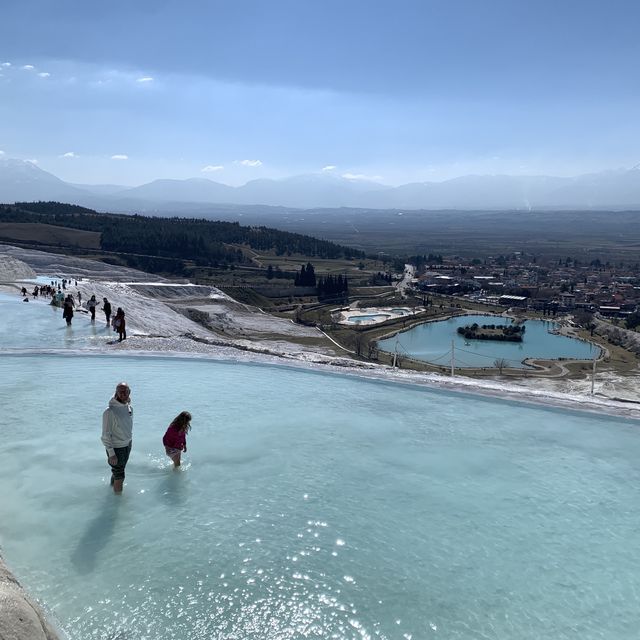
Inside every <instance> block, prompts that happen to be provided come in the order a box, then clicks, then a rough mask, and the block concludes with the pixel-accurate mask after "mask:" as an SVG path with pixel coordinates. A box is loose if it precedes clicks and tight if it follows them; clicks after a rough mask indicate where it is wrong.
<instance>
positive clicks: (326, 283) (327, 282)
mask: <svg viewBox="0 0 640 640" xmlns="http://www.w3.org/2000/svg"><path fill="white" fill-rule="evenodd" d="M317 291H318V300H327V299H335V300H345V299H347V298H348V297H349V283H348V282H347V276H342V275H338V276H332V275H328V276H325V277H324V278H322V277H321V278H318V284H317Z"/></svg>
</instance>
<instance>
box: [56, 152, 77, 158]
mask: <svg viewBox="0 0 640 640" xmlns="http://www.w3.org/2000/svg"><path fill="white" fill-rule="evenodd" d="M60 157H61V158H77V157H78V156H77V155H76V154H75V151H67V153H63V154H62V155H61V156H60Z"/></svg>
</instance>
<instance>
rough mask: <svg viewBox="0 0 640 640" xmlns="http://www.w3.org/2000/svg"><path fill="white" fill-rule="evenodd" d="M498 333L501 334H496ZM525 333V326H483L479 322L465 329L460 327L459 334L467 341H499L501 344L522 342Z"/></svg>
mask: <svg viewBox="0 0 640 640" xmlns="http://www.w3.org/2000/svg"><path fill="white" fill-rule="evenodd" d="M495 331H498V332H499V333H495ZM524 332H525V327H524V325H523V324H521V325H517V324H511V325H501V324H499V325H495V324H483V325H482V326H480V325H478V323H477V322H474V323H473V324H468V325H467V326H465V327H458V333H459V334H460V335H462V336H464V338H465V339H467V340H497V341H501V342H504V341H506V342H522V336H523V334H524Z"/></svg>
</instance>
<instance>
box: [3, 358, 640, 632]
mask: <svg viewBox="0 0 640 640" xmlns="http://www.w3.org/2000/svg"><path fill="white" fill-rule="evenodd" d="M122 378H125V379H127V380H128V381H129V383H130V384H131V386H132V389H133V405H134V410H135V431H134V449H133V452H132V457H131V462H130V465H129V467H128V468H127V484H126V487H125V493H124V495H123V496H122V497H120V498H118V497H115V496H114V495H113V494H112V493H111V491H110V489H109V486H108V475H109V474H108V471H107V466H106V461H105V454H104V450H103V449H102V447H101V444H100V441H99V436H100V417H101V412H102V409H103V407H104V406H105V405H106V402H107V400H108V398H109V396H110V395H111V394H112V393H113V388H114V385H115V382H116V381H118V380H120V379H122ZM0 379H2V380H3V387H4V389H3V391H4V392H3V394H1V395H0V410H2V413H3V415H4V416H5V417H6V418H7V420H6V422H5V424H6V425H7V427H8V428H7V427H5V430H4V431H3V433H4V434H5V439H4V442H3V449H4V451H3V453H4V456H3V464H2V465H0V485H1V486H2V487H3V499H2V500H1V501H0V535H1V536H2V539H1V540H0V542H1V543H2V548H3V552H4V554H5V556H6V558H7V560H8V561H9V563H10V565H11V566H12V567H13V568H14V569H15V570H16V572H17V574H18V575H19V576H20V577H21V578H22V579H23V581H24V582H25V584H26V586H27V587H28V588H29V589H30V590H31V591H32V592H33V593H34V594H35V595H37V596H38V597H40V598H42V599H43V600H44V601H45V602H46V603H47V604H48V606H49V607H50V608H51V609H52V610H53V612H54V614H55V615H56V616H57V617H58V618H59V619H60V620H61V622H62V624H63V626H64V627H65V629H66V630H67V631H68V633H69V635H70V637H71V638H72V639H74V640H75V639H78V640H80V639H86V638H123V639H124V638H131V639H134V638H135V639H136V640H144V639H149V640H151V639H154V640H158V639H164V638H167V639H169V638H184V639H187V638H189V639H192V638H237V639H238V640H240V639H244V638H249V637H251V638H264V639H275V638H278V639H280V638H291V639H293V638H301V637H314V638H318V637H327V638H359V639H362V638H406V639H409V638H428V637H434V638H435V637H444V638H482V637H490V638H519V639H525V640H526V639H529V638H531V639H533V638H536V639H537V638H541V637H553V638H575V637H580V638H581V639H590V638H622V637H633V636H634V635H635V634H636V632H637V610H638V606H639V605H640V602H639V598H640V575H639V574H638V572H637V571H636V570H635V567H636V566H637V563H638V561H639V560H640V540H639V539H638V536H637V531H638V528H639V527H640V517H639V516H638V512H637V509H636V505H637V504H638V502H639V498H640V495H639V493H640V490H639V489H638V487H639V486H640V473H639V471H638V466H637V460H638V458H639V457H640V439H639V438H638V432H637V425H636V424H634V423H630V422H626V421H623V420H618V419H615V418H599V417H597V416H589V415H583V414H578V413H572V412H565V411H559V410H552V409H546V408H531V407H523V406H521V405H517V404H514V403H508V402H499V401H495V400H483V399H479V398H477V397H473V398H471V397H466V396H463V395H453V394H446V393H443V392H431V391H426V390H423V389H416V388H411V387H399V386H393V385H388V384H381V383H376V382H367V381H363V380H358V379H353V378H344V377H341V376H335V375H333V376H328V375H322V374H316V373H310V372H309V373H307V372H301V371H299V370H289V369H285V368H279V367H265V366H250V365H239V364H224V363H216V362H207V361H201V360H180V359H176V358H173V359H158V358H156V359H146V358H139V357H137V358H136V357H123V358H118V359H113V358H107V357H92V356H83V357H71V356H67V357H63V356H37V357H36V356H31V355H26V356H25V355H22V356H17V355H14V356H10V355H9V356H7V355H5V356H3V357H2V359H0ZM182 409H188V410H190V411H191V412H192V413H193V415H194V420H193V431H192V433H191V434H190V435H189V438H188V443H189V453H188V454H187V456H186V460H185V462H186V465H185V467H184V468H183V469H181V470H180V471H177V472H175V471H173V470H172V469H171V467H170V463H169V461H168V459H166V458H165V457H164V455H163V450H162V445H161V437H162V434H163V432H164V429H165V428H166V425H167V423H168V422H169V420H170V419H171V418H172V417H173V416H174V415H175V414H177V413H178V412H179V411H180V410H182Z"/></svg>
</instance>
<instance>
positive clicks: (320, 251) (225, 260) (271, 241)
mask: <svg viewBox="0 0 640 640" xmlns="http://www.w3.org/2000/svg"><path fill="white" fill-rule="evenodd" d="M0 221H2V222H34V223H41V224H51V225H56V226H60V227H69V228H73V229H81V230H85V231H95V232H99V233H100V246H101V249H103V250H104V251H111V252H115V253H123V254H127V256H126V260H127V262H128V263H136V264H130V266H139V267H140V268H145V267H143V263H146V266H147V267H149V266H151V267H152V269H151V270H160V271H168V272H172V273H175V272H176V271H180V270H182V269H184V264H183V263H182V261H184V260H189V261H191V262H193V263H195V264H196V265H197V266H213V267H217V266H220V265H225V264H242V263H249V262H250V257H248V256H246V255H245V253H244V252H243V251H242V249H241V248H239V246H242V247H247V248H250V249H254V250H257V251H273V252H275V254H276V255H291V254H303V255H308V256H314V257H318V258H329V259H335V258H346V259H354V258H364V257H365V254H364V252H363V251H359V250H357V249H352V248H350V247H345V246H342V245H338V244H335V243H333V242H329V241H327V240H319V239H318V238H313V237H311V236H305V235H302V234H298V233H291V232H288V231H279V230H277V229H272V228H269V227H263V226H241V225H240V224H239V223H238V222H223V221H211V220H205V219H197V218H180V217H173V218H160V217H152V216H142V215H137V214H136V215H121V214H113V213H98V212H96V211H93V210H91V209H86V208H84V207H80V206H77V205H70V204H64V203H60V202H17V203H16V204H15V205H0ZM232 245H236V246H232ZM150 258H159V259H160V260H156V261H154V260H151V259H150ZM164 267H168V268H167V269H165V268H164ZM171 269H173V270H174V271H172V270H171Z"/></svg>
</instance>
